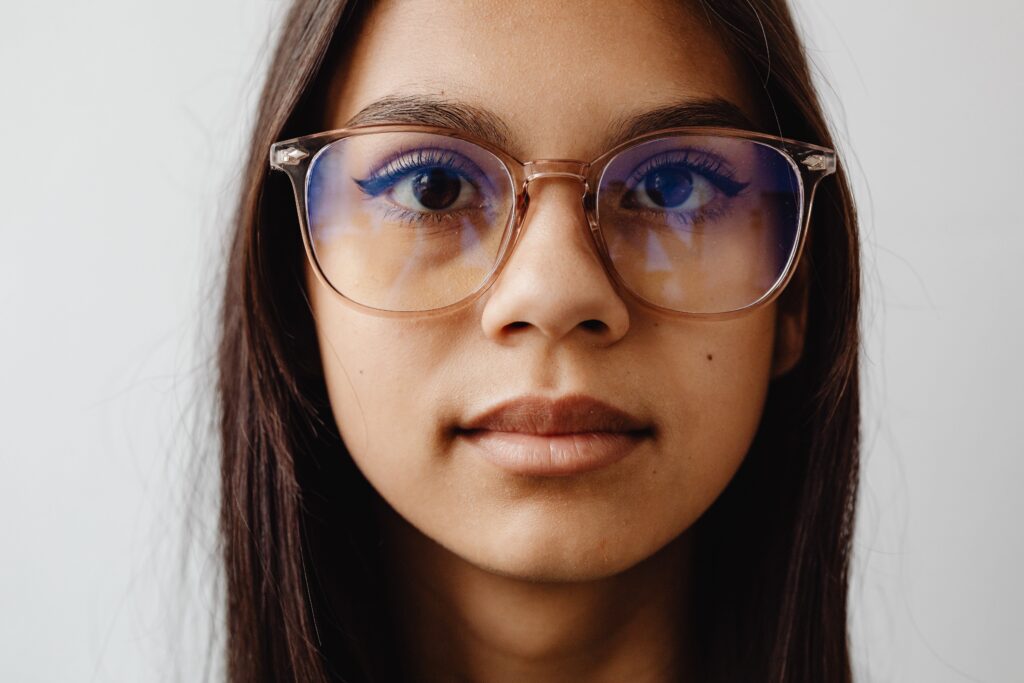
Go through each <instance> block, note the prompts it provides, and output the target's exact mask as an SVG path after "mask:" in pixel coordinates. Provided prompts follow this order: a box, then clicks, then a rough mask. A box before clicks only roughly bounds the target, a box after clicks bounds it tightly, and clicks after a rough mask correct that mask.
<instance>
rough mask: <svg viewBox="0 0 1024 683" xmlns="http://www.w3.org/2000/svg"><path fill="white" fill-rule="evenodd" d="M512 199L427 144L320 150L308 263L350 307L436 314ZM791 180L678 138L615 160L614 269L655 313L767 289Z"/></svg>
mask: <svg viewBox="0 0 1024 683" xmlns="http://www.w3.org/2000/svg"><path fill="white" fill-rule="evenodd" d="M514 201H515V192H514V188H513V181H512V176H511V175H510V174H509V171H508V170H507V169H506V167H505V165H504V164H503V163H502V161H501V160H500V159H499V158H498V157H496V156H495V155H493V154H492V153H490V152H489V151H487V150H485V149H483V148H482V147H480V146H478V145H475V144H473V143H470V142H467V141H464V140H461V139H458V138H453V137H448V136H443V135H437V134H432V133H417V132H408V131H402V132H397V131H394V132H377V133H372V134H366V135H356V136H351V137H347V138H343V139H341V140H338V141H336V142H333V143H331V144H330V145H328V146H327V147H325V148H324V149H323V150H322V151H321V152H320V153H319V154H318V155H317V157H316V158H315V159H314V160H313V162H312V163H311V165H310V168H309V171H308V175H307V187H306V205H307V211H308V214H307V215H308V223H309V232H310V241H311V244H312V248H313V253H314V256H315V258H316V260H317V263H318V265H319V267H320V269H321V271H322V272H323V274H324V276H325V277H326V278H327V280H328V281H329V282H330V283H331V285H332V286H333V287H334V288H335V289H337V290H338V291H339V292H341V293H342V294H343V295H345V296H346V297H348V298H349V299H351V300H353V301H355V302H357V303H360V304H363V305H365V306H370V307H372V308H378V309H383V310H391V311H425V310H431V309H436V308H443V307H444V306H448V305H451V304H454V303H457V302H458V301H460V300H462V299H464V298H465V297H467V296H469V295H471V294H473V293H474V292H475V291H477V290H478V289H479V288H480V286H481V285H482V284H483V283H484V282H485V281H486V280H487V278H488V277H489V276H490V274H491V273H492V271H493V269H494V267H495V265H496V264H497V261H498V259H499V257H500V254H501V249H502V244H503V241H504V238H505V237H506V235H507V228H508V226H509V225H510V221H511V217H512V212H513V206H514ZM800 209H801V196H800V180H799V176H798V175H797V174H796V171H795V169H794V168H793V165H792V163H791V162H790V161H789V159H788V158H787V157H786V156H785V155H783V154H782V153H781V152H779V151H778V150H776V149H774V148H772V147H770V146H767V145H764V144H761V143H758V142H754V141H751V140H745V139H742V138H729V137H718V136H694V135H675V136H669V137H664V138H658V139H655V140H652V141H648V142H643V143H640V144H638V145H635V146H632V147H629V148H627V149H626V150H624V151H622V152H620V153H619V154H617V155H616V156H615V157H614V158H613V159H612V160H611V161H610V162H609V163H608V164H607V165H606V167H605V170H604V172H603V173H602V176H601V179H600V182H599V185H598V188H597V220H598V223H599V226H600V233H601V235H602V238H603V240H604V244H605V247H606V249H607V253H608V255H609V258H610V260H611V263H612V266H613V268H614V270H615V272H616V273H617V275H618V277H619V278H620V279H621V281H622V283H623V284H624V285H625V286H626V287H628V288H629V289H630V290H632V291H633V292H634V293H635V294H636V295H638V296H640V297H641V298H643V299H646V300H647V301H649V302H650V303H653V304H655V305H658V306H662V307H664V308H669V309H673V310H678V311H685V312H691V313H719V312H727V311H731V310H735V309H739V308H743V307H744V306H747V305H749V304H751V303H754V302H755V301H757V300H758V299H760V298H761V297H762V296H764V295H765V294H766V293H767V292H769V291H770V290H771V289H772V288H773V286H774V285H775V283H776V282H777V281H778V279H779V278H780V277H782V275H783V274H784V273H785V271H786V268H787V266H788V264H789V262H790V260H791V259H792V258H793V255H794V252H795V250H796V247H797V241H798V238H799V219H800Z"/></svg>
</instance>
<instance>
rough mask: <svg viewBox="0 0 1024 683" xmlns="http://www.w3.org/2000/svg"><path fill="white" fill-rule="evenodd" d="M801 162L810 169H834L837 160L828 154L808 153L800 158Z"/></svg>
mask: <svg viewBox="0 0 1024 683" xmlns="http://www.w3.org/2000/svg"><path fill="white" fill-rule="evenodd" d="M800 163H801V164H803V165H804V167H806V168H807V170H808V171H834V170H835V169H836V162H835V160H834V159H832V158H831V157H829V156H828V155H826V154H808V155H807V156H805V157H804V158H803V159H801V160H800Z"/></svg>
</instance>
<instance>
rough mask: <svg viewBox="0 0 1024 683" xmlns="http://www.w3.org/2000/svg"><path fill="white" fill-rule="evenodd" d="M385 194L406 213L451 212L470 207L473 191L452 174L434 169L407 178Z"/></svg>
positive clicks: (421, 171) (457, 175) (440, 169)
mask: <svg viewBox="0 0 1024 683" xmlns="http://www.w3.org/2000/svg"><path fill="white" fill-rule="evenodd" d="M389 194H390V199H391V201H393V202H394V203H395V204H397V205H398V206H400V207H402V208H403V209H406V210H408V211H417V212H436V211H452V210H457V209H460V208H464V207H466V206H468V205H470V204H472V202H473V198H474V197H475V195H476V188H474V187H473V185H472V184H471V183H470V182H469V181H467V180H466V179H465V178H464V177H462V176H461V175H459V174H458V173H456V172H455V171H452V170H450V169H447V168H442V167H438V166H435V167H433V168H423V169H420V170H416V171H413V172H411V173H409V174H407V175H406V176H405V177H404V178H402V179H401V180H399V181H398V182H397V183H395V184H394V186H393V187H392V188H391V190H390V192H389Z"/></svg>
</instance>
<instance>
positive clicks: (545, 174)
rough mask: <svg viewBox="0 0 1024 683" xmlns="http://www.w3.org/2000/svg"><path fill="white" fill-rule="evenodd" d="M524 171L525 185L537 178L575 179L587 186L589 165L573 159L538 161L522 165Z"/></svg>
mask: <svg viewBox="0 0 1024 683" xmlns="http://www.w3.org/2000/svg"><path fill="white" fill-rule="evenodd" d="M523 167H524V169H525V170H526V184H529V183H531V182H532V181H534V180H537V179H538V178H575V179H576V180H579V181H580V182H582V183H583V185H584V187H586V184H587V170H588V169H589V168H590V164H588V163H586V162H584V161H576V160H575V159H538V160H536V161H527V162H526V163H525V164H523Z"/></svg>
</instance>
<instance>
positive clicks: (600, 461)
mask: <svg viewBox="0 0 1024 683" xmlns="http://www.w3.org/2000/svg"><path fill="white" fill-rule="evenodd" d="M462 436H463V437H464V438H465V439H466V440H467V441H469V442H470V443H472V444H474V445H475V446H477V448H479V450H480V452H481V454H483V456H484V457H485V458H486V459H487V460H489V461H490V462H491V463H493V464H494V465H497V466H498V467H500V468H501V469H503V470H505V471H506V472H509V473H511V474H518V475H524V476H535V477H568V476H572V475H575V474H583V473H584V472H591V471H593V470H597V469H601V468H602V467H608V466H609V465H612V464H614V463H616V462H618V461H620V460H622V459H623V458H625V457H626V456H627V455H629V454H630V453H631V452H632V451H633V449H634V448H636V447H637V445H639V443H640V442H641V441H642V440H643V439H644V438H645V435H644V434H643V433H637V432H585V433H578V434H552V435H547V436H542V435H538V434H523V433H520V432H494V431H489V430H479V431H472V432H465V433H464V434H462Z"/></svg>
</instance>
